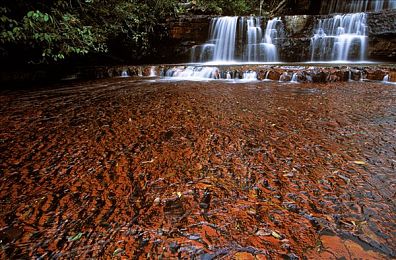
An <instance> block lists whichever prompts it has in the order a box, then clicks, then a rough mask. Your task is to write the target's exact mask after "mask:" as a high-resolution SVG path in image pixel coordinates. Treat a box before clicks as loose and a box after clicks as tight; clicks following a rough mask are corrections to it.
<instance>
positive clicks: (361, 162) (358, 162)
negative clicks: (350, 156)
mask: <svg viewBox="0 0 396 260" xmlns="http://www.w3.org/2000/svg"><path fill="white" fill-rule="evenodd" d="M353 163H354V164H357V165H366V164H367V163H366V162H364V161H353Z"/></svg>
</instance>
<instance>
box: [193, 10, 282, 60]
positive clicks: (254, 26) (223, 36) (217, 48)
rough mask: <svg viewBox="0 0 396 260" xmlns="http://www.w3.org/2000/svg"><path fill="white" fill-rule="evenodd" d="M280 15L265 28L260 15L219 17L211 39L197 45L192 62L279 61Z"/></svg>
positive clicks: (212, 26) (194, 48) (214, 25)
mask: <svg viewBox="0 0 396 260" xmlns="http://www.w3.org/2000/svg"><path fill="white" fill-rule="evenodd" d="M281 27H282V22H281V19H280V18H274V19H272V20H269V21H268V23H267V25H266V28H265V29H264V30H263V29H262V28H263V26H262V19H261V18H260V17H236V16H235V17H229V16H226V17H218V18H214V19H212V21H211V26H210V31H209V40H208V41H207V42H206V43H205V44H203V45H197V46H194V47H193V49H192V53H191V62H200V63H202V62H214V63H230V62H276V61H278V51H277V47H276V44H277V43H276V40H277V38H278V34H279V31H280V29H281Z"/></svg>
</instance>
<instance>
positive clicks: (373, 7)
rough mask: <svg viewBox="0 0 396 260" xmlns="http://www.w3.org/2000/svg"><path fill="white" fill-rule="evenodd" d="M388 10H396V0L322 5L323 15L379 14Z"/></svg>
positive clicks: (339, 0)
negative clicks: (370, 12) (372, 12)
mask: <svg viewBox="0 0 396 260" xmlns="http://www.w3.org/2000/svg"><path fill="white" fill-rule="evenodd" d="M387 9H396V0H352V1H346V0H331V1H327V2H326V3H324V4H323V5H322V7H321V13H322V14H329V13H330V14H331V13H359V12H369V11H374V12H379V11H382V10H387Z"/></svg>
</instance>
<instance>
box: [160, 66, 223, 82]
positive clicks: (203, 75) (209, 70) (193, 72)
mask: <svg viewBox="0 0 396 260" xmlns="http://www.w3.org/2000/svg"><path fill="white" fill-rule="evenodd" d="M165 76H166V77H172V78H176V79H186V80H203V79H219V77H220V75H219V69H218V68H217V67H195V66H187V67H183V66H180V67H173V68H171V69H169V70H167V71H166V73H165Z"/></svg>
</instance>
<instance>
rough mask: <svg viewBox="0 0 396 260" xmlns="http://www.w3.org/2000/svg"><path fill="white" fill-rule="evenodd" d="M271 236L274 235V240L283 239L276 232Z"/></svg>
mask: <svg viewBox="0 0 396 260" xmlns="http://www.w3.org/2000/svg"><path fill="white" fill-rule="evenodd" d="M271 235H272V236H273V237H274V238H277V239H281V238H282V236H281V235H279V234H278V233H277V232H275V231H272V233H271Z"/></svg>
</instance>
